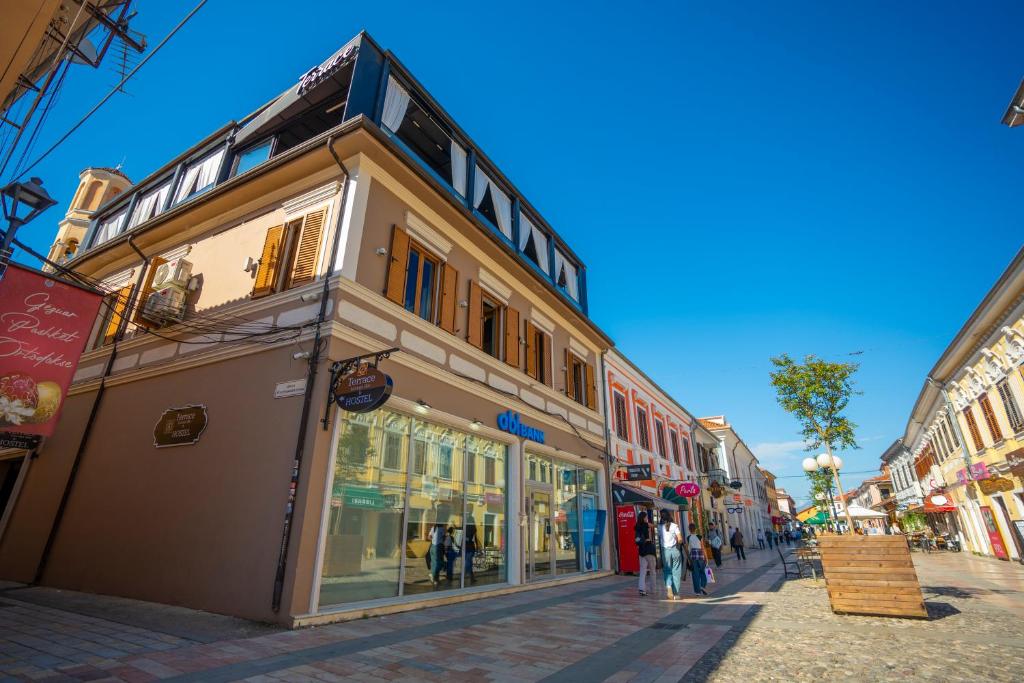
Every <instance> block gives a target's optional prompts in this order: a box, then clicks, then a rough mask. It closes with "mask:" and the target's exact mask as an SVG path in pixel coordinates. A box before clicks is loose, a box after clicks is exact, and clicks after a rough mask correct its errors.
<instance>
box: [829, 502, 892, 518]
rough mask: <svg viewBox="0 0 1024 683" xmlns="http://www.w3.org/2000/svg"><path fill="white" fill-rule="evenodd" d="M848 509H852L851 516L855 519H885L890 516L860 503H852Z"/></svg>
mask: <svg viewBox="0 0 1024 683" xmlns="http://www.w3.org/2000/svg"><path fill="white" fill-rule="evenodd" d="M836 507H837V508H838V507H839V506H838V505H837V506H836ZM848 509H849V511H850V516H851V517H853V518H854V519H884V518H886V517H888V515H887V514H885V513H884V512H875V511H874V510H869V509H867V508H866V507H861V506H860V505H851V506H849V508H848Z"/></svg>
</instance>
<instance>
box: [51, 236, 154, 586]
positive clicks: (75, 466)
mask: <svg viewBox="0 0 1024 683" xmlns="http://www.w3.org/2000/svg"><path fill="white" fill-rule="evenodd" d="M128 246H129V247H131V248H132V249H133V250H134V251H135V253H136V254H138V255H139V258H141V259H142V268H141V269H139V277H138V279H136V281H135V286H134V287H133V288H132V293H131V294H130V295H129V296H128V303H126V304H125V307H124V313H122V315H121V321H120V322H119V323H118V325H117V331H116V332H114V342H113V344H112V346H111V349H110V356H108V357H107V364H106V365H105V366H104V368H103V374H102V375H100V386H99V389H97V390H96V398H95V399H94V400H93V402H92V408H91V409H90V410H89V418H88V420H86V423H85V429H84V431H83V432H82V438H81V439H79V440H78V450H76V451H75V458H74V460H72V461H71V471H70V472H69V473H68V480H67V482H65V484H64V492H63V493H62V494H61V497H60V504H59V505H58V506H57V514H56V515H55V516H54V518H53V523H52V524H51V525H50V533H49V535H48V536H47V537H46V545H45V546H43V553H42V555H41V556H40V557H39V564H38V565H37V566H36V573H35V575H34V576H33V577H32V581H31V585H36V584H38V583H40V582H41V581H42V579H43V574H44V572H46V565H47V563H48V562H49V560H50V553H51V552H52V551H53V544H54V542H55V541H56V540H57V533H58V532H59V531H60V525H61V522H63V521H64V512H65V510H66V509H67V506H68V499H69V498H70V497H71V489H72V488H73V487H74V485H75V480H76V479H77V478H78V470H79V468H80V467H81V465H82V457H83V456H84V455H85V449H86V448H87V447H88V445H89V437H90V436H91V435H92V428H93V425H94V424H95V423H96V415H97V413H99V408H100V402H101V401H102V400H103V395H104V394H105V393H106V389H107V377H109V376H110V373H111V371H112V370H113V367H114V361H115V360H116V359H117V345H118V343H119V342H120V341H121V339H122V338H123V337H124V333H125V332H126V331H127V330H128V316H129V314H130V313H131V312H132V310H134V308H135V300H136V299H137V298H138V296H139V292H140V291H141V290H142V283H143V278H144V277H145V276H146V271H147V270H149V258H148V257H147V256H146V255H145V254H143V253H142V251H140V250H139V248H138V247H137V246H135V235H129V236H128Z"/></svg>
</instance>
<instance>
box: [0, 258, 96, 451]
mask: <svg viewBox="0 0 1024 683" xmlns="http://www.w3.org/2000/svg"><path fill="white" fill-rule="evenodd" d="M102 300H103V297H102V296H101V295H100V294H98V293H96V292H91V291H89V290H86V289H83V288H81V287H76V286H75V285H71V284H68V283H66V282H63V281H60V280H56V279H54V278H52V277H49V276H47V275H45V274H43V273H40V272H38V271H36V270H32V269H30V268H25V267H24V266H20V265H18V264H16V263H12V264H10V267H9V268H8V269H7V273H6V274H5V275H4V279H3V281H2V282H0V431H7V432H14V433H20V434H37V435H41V436H49V435H51V434H53V430H54V429H55V428H56V426H57V419H58V418H59V417H60V408H61V404H62V403H63V402H64V396H66V395H67V391H68V386H69V385H70V384H71V379H72V377H74V374H75V369H76V368H77V367H78V359H79V357H81V355H82V351H83V350H84V349H85V344H86V341H87V340H88V337H89V332H90V331H92V325H93V322H94V321H95V320H96V314H97V313H98V312H99V308H100V303H101V302H102Z"/></svg>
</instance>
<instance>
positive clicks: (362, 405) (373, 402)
mask: <svg viewBox="0 0 1024 683" xmlns="http://www.w3.org/2000/svg"><path fill="white" fill-rule="evenodd" d="M393 386H394V384H393V382H392V381H391V378H390V377H389V376H387V375H386V374H384V373H383V372H381V371H380V370H378V369H377V368H375V367H372V366H370V365H366V364H363V365H360V366H359V367H358V368H356V370H355V372H353V373H351V374H349V375H345V376H343V377H341V378H340V379H339V380H338V384H337V385H336V386H335V389H334V400H335V402H336V403H337V404H338V405H339V406H340V407H341V408H343V409H344V410H347V411H349V412H350V413H368V412H370V411H373V410H376V409H377V408H380V407H381V406H382V405H384V404H385V403H386V402H387V400H388V399H389V398H390V397H391V389H392V387H393Z"/></svg>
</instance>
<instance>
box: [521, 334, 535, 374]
mask: <svg viewBox="0 0 1024 683" xmlns="http://www.w3.org/2000/svg"><path fill="white" fill-rule="evenodd" d="M523 329H524V332H523V334H524V335H525V336H526V374H527V375H529V376H530V377H532V378H534V379H537V347H536V344H537V328H535V327H534V326H533V323H531V322H530V321H529V320H527V321H526V322H525V324H524V325H523Z"/></svg>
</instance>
